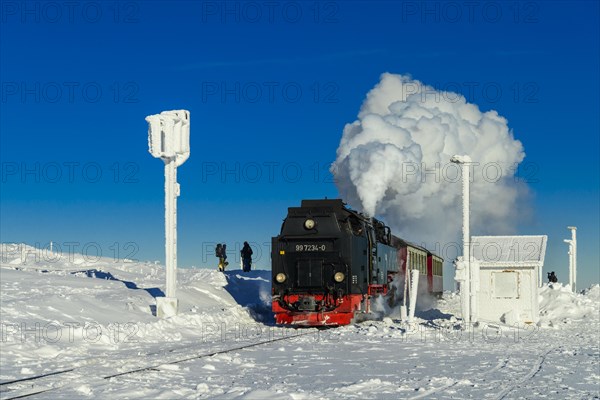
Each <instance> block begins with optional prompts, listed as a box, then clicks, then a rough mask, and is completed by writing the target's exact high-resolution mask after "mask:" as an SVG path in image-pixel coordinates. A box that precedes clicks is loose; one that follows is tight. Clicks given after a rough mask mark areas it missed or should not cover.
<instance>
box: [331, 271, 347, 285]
mask: <svg viewBox="0 0 600 400" xmlns="http://www.w3.org/2000/svg"><path fill="white" fill-rule="evenodd" d="M345 277H346V275H344V273H343V272H336V273H335V275H334V276H333V279H334V280H335V281H336V282H337V283H340V282H341V281H343V280H344V278H345Z"/></svg>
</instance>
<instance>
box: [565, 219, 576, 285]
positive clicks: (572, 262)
mask: <svg viewBox="0 0 600 400" xmlns="http://www.w3.org/2000/svg"><path fill="white" fill-rule="evenodd" d="M567 229H570V230H571V240H568V239H565V243H568V244H569V285H570V286H571V290H572V291H573V292H575V293H576V292H577V227H575V226H567Z"/></svg>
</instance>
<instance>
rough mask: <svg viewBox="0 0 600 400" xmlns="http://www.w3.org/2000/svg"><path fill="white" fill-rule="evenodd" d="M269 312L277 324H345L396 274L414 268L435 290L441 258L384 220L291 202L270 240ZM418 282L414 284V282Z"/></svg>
mask: <svg viewBox="0 0 600 400" xmlns="http://www.w3.org/2000/svg"><path fill="white" fill-rule="evenodd" d="M271 259H272V273H273V284H272V295H273V302H272V309H273V312H274V313H275V321H276V323H278V324H292V325H309V326H312V325H346V324H349V323H351V322H352V320H353V319H354V317H355V314H356V313H361V312H368V311H369V307H370V299H371V298H372V297H374V296H377V295H388V291H390V290H392V286H391V282H392V280H393V279H394V277H395V275H397V274H405V272H406V267H407V265H406V261H407V259H408V262H409V265H408V268H409V269H414V268H417V269H419V270H420V272H421V279H420V281H421V282H423V283H422V285H426V286H425V290H426V291H428V292H430V293H434V294H440V293H441V292H442V261H443V260H442V259H441V258H440V257H438V256H436V255H435V254H433V253H431V252H429V251H428V250H426V249H424V248H422V247H420V246H416V245H413V244H411V243H408V242H406V241H404V240H402V239H400V238H397V237H395V236H393V235H392V233H391V231H390V228H389V227H388V226H386V225H385V224H384V223H383V222H381V221H379V220H377V219H375V218H369V217H366V216H365V215H363V214H361V213H358V212H356V211H353V210H350V209H349V208H347V207H346V205H345V204H344V203H343V202H342V200H340V199H333V200H328V199H325V200H303V201H302V204H301V206H300V207H290V208H289V209H288V215H287V217H286V218H285V220H284V222H283V225H282V227H281V234H280V235H279V236H276V237H274V238H272V254H271ZM420 286H421V285H420Z"/></svg>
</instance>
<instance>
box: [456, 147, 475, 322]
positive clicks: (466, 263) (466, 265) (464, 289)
mask: <svg viewBox="0 0 600 400" xmlns="http://www.w3.org/2000/svg"><path fill="white" fill-rule="evenodd" d="M450 161H451V162H453V163H456V164H460V165H461V168H462V190H463V193H462V198H463V224H462V236H463V238H462V239H463V259H462V263H461V262H460V260H459V261H457V269H462V271H460V273H458V272H457V280H459V282H460V300H461V312H462V316H463V320H464V321H465V322H467V323H469V322H475V321H476V320H477V318H476V315H475V314H476V313H475V309H476V298H475V292H476V290H475V288H474V287H472V283H473V281H474V280H475V279H474V278H473V273H474V272H475V271H471V234H470V231H469V183H470V180H471V173H470V172H471V171H470V169H469V164H470V163H471V162H472V161H471V157H469V156H467V155H465V156H459V155H455V156H452V158H451V159H450Z"/></svg>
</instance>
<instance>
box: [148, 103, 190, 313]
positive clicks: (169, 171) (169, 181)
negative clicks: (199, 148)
mask: <svg viewBox="0 0 600 400" xmlns="http://www.w3.org/2000/svg"><path fill="white" fill-rule="evenodd" d="M146 121H147V122H148V125H149V130H148V147H149V151H150V154H152V155H153V156H154V157H157V158H161V159H162V160H163V162H164V163H165V268H166V285H165V286H166V290H165V295H166V296H165V297H158V298H157V299H156V313H157V316H159V317H169V316H172V315H176V314H177V308H178V300H177V293H176V289H177V197H178V196H179V192H180V190H179V183H177V167H178V166H180V165H181V164H183V163H184V162H185V161H186V160H187V159H188V157H189V156H190V144H189V139H190V113H189V111H186V110H177V111H163V112H162V113H160V114H156V115H150V116H148V117H146Z"/></svg>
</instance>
